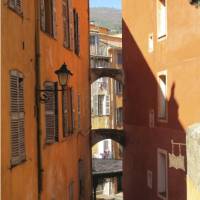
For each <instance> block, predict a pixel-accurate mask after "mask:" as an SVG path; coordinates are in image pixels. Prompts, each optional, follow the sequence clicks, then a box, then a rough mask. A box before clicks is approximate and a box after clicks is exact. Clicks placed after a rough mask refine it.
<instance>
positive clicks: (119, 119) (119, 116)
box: [116, 108, 123, 126]
mask: <svg viewBox="0 0 200 200" xmlns="http://www.w3.org/2000/svg"><path fill="white" fill-rule="evenodd" d="M116 123H117V126H122V123H123V109H122V108H117V110H116Z"/></svg>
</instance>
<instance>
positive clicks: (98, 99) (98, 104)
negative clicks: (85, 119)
mask: <svg viewBox="0 0 200 200" xmlns="http://www.w3.org/2000/svg"><path fill="white" fill-rule="evenodd" d="M92 102H93V108H92V112H93V115H94V116H103V115H110V96H109V95H94V96H93V100H92Z"/></svg>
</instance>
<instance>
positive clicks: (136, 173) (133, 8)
mask: <svg viewBox="0 0 200 200" xmlns="http://www.w3.org/2000/svg"><path fill="white" fill-rule="evenodd" d="M156 2H157V1H156V0H155V1H148V2H145V3H144V2H142V1H139V0H134V1H132V0H124V1H123V64H124V72H125V91H124V113H125V114H124V116H125V119H124V123H125V124H124V128H125V134H126V135H125V137H126V147H125V151H124V176H123V177H124V180H123V183H124V185H123V189H124V196H125V200H132V199H141V200H143V199H144V200H147V199H148V200H156V199H159V197H158V196H157V149H158V148H161V149H164V150H166V151H167V152H168V153H172V146H171V139H173V140H174V141H175V142H178V143H179V142H180V143H185V140H186V128H187V127H188V126H189V125H192V124H194V123H196V122H198V121H199V113H200V109H199V106H198V102H199V100H200V93H199V92H198V91H199V89H198V85H199V84H200V79H199V74H200V70H199V64H200V56H199V50H200V48H199V45H198V44H199V42H200V37H199V35H200V28H199V27H200V26H199V21H198V20H196V19H197V18H198V17H199V10H198V9H197V8H195V6H192V5H190V4H189V2H188V1H184V2H183V1H181V0H178V1H176V2H174V1H173V2H172V1H167V37H166V38H165V39H163V40H161V41H159V40H158V39H157V27H156V26H157V24H156ZM141 12H142V14H141ZM186 13H187V14H186ZM151 33H153V40H154V51H153V52H152V53H149V52H148V36H149V34H151ZM163 70H167V74H168V75H167V78H168V82H167V101H168V103H167V104H168V121H167V123H161V122H159V121H158V120H157V119H158V118H157V116H158V115H157V112H158V110H157V108H158V106H157V93H158V90H160V88H159V86H158V83H157V76H158V73H159V72H160V71H163ZM150 109H153V110H154V111H155V127H154V128H149V110H150ZM175 154H176V155H178V150H177V149H176V150H175ZM182 155H183V156H185V159H186V148H184V147H183V148H182ZM168 161H169V160H168ZM185 167H186V169H187V163H185ZM167 169H168V182H167V185H168V199H170V200H186V199H187V181H186V176H187V170H186V171H183V170H180V169H178V170H177V169H175V168H169V165H168V168H167ZM147 170H151V171H152V174H153V176H152V180H153V185H152V189H150V188H148V187H147Z"/></svg>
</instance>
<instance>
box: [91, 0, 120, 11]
mask: <svg viewBox="0 0 200 200" xmlns="http://www.w3.org/2000/svg"><path fill="white" fill-rule="evenodd" d="M90 7H111V8H118V9H121V0H90Z"/></svg>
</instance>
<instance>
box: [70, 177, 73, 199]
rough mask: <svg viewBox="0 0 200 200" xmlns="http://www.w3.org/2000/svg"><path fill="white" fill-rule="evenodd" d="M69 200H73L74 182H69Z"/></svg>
mask: <svg viewBox="0 0 200 200" xmlns="http://www.w3.org/2000/svg"><path fill="white" fill-rule="evenodd" d="M69 200H74V182H73V181H71V182H70V184H69Z"/></svg>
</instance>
